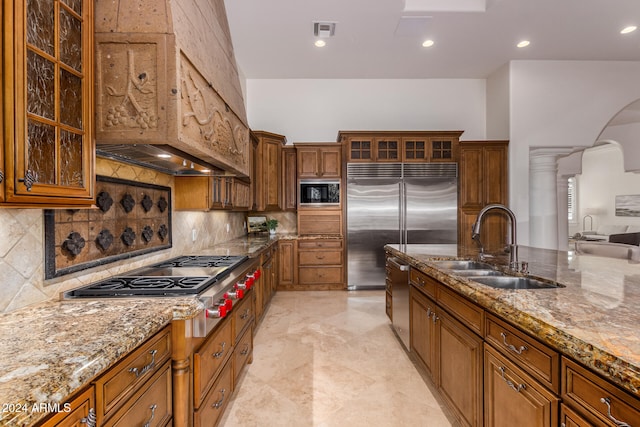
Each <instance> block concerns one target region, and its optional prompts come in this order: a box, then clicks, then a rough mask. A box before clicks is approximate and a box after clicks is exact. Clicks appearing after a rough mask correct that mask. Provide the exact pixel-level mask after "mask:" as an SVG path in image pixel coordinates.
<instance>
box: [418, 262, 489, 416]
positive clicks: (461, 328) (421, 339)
mask: <svg viewBox="0 0 640 427" xmlns="http://www.w3.org/2000/svg"><path fill="white" fill-rule="evenodd" d="M412 270H413V269H412ZM420 279H423V280H422V285H418V286H416V282H417V281H418V280H420ZM424 279H426V280H424ZM410 280H411V282H412V284H413V286H412V287H411V288H410V308H409V311H410V318H411V322H410V340H411V351H412V352H414V354H415V355H416V356H417V358H418V360H419V361H420V362H421V365H422V367H423V368H424V369H425V370H426V372H427V374H428V375H429V376H430V379H431V380H432V381H433V383H434V385H435V386H436V388H437V389H438V391H439V392H440V395H441V396H442V398H443V399H444V400H445V402H446V403H447V404H448V406H449V408H451V409H452V411H453V412H454V415H455V416H456V417H457V418H458V420H459V421H460V423H461V424H462V425H465V426H481V425H482V413H483V401H482V380H483V376H482V360H483V357H482V338H481V337H480V336H479V335H477V334H476V332H474V331H477V330H478V329H481V325H482V320H483V317H482V313H483V312H482V310H481V309H479V308H478V307H475V306H474V305H473V304H472V303H471V302H469V301H466V300H465V299H464V298H462V297H460V296H458V295H456V294H454V293H449V292H450V291H448V290H447V289H444V288H442V287H441V286H440V285H439V284H438V283H437V282H434V281H433V279H431V278H425V277H424V276H423V274H422V273H419V274H415V273H414V274H410ZM425 285H428V287H432V288H433V291H434V292H431V295H435V296H436V298H437V299H436V300H433V299H432V298H429V297H428V296H427V293H426V292H423V290H424V289H425V288H426V287H425ZM440 300H442V304H441V303H440ZM436 301H437V302H436ZM447 310H449V311H450V312H451V313H449V312H448V311H447ZM478 312H479V313H480V316H479V317H478V316H477V314H478ZM460 319H461V320H463V321H464V322H465V323H464V324H463V323H462V322H461V321H460ZM467 325H469V326H470V327H471V328H470V327H468V326H467Z"/></svg>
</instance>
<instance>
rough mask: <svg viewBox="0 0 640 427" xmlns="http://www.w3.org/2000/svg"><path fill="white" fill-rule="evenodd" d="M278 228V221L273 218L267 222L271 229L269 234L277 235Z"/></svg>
mask: <svg viewBox="0 0 640 427" xmlns="http://www.w3.org/2000/svg"><path fill="white" fill-rule="evenodd" d="M276 227H278V220H277V219H274V218H271V219H268V220H267V228H268V229H269V234H276Z"/></svg>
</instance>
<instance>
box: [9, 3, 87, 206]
mask: <svg viewBox="0 0 640 427" xmlns="http://www.w3.org/2000/svg"><path fill="white" fill-rule="evenodd" d="M2 7H3V10H2V22H3V40H2V47H3V68H2V85H3V86H2V95H3V103H2V111H3V114H2V117H3V126H2V128H3V134H2V136H3V147H2V150H0V160H2V163H1V164H0V167H1V168H2V170H0V180H1V183H0V187H1V188H0V203H2V204H5V205H7V206H24V207H29V206H33V207H46V206H67V205H91V204H93V202H94V200H93V191H94V163H95V157H94V151H95V147H94V138H93V129H92V123H93V69H94V66H93V30H94V27H93V25H94V24H93V19H94V15H93V1H90V0H31V1H17V0H15V1H13V0H8V1H4V2H3V6H2Z"/></svg>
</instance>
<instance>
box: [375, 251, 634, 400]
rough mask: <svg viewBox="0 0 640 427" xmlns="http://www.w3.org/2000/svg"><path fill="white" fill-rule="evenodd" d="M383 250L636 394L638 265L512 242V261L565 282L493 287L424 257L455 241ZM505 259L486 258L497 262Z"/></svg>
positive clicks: (453, 254) (447, 254) (442, 254)
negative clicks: (540, 286) (516, 254)
mask: <svg viewBox="0 0 640 427" xmlns="http://www.w3.org/2000/svg"><path fill="white" fill-rule="evenodd" d="M385 248H386V249H387V250H389V251H390V252H391V253H392V254H393V255H394V256H397V257H399V258H401V259H403V260H404V261H406V262H408V263H410V264H411V265H413V266H415V267H417V268H419V269H420V270H421V271H423V272H424V273H426V274H429V275H430V276H432V277H434V278H435V279H437V280H439V281H441V282H442V283H444V284H445V285H447V286H449V287H450V288H452V289H454V290H456V291H458V292H459V293H460V294H462V295H464V296H466V297H467V298H469V299H470V300H472V301H474V302H476V303H477V304H478V305H480V306H482V307H484V308H485V309H486V310H487V311H489V312H492V313H495V314H497V315H498V316H500V317H502V318H505V319H507V320H509V321H511V322H512V323H513V324H515V325H517V326H519V327H520V328H521V329H523V330H525V331H527V332H529V333H530V334H531V335H533V336H535V337H537V338H538V339H540V340H541V341H542V342H544V343H546V344H547V345H549V346H551V347H553V348H555V349H556V350H558V351H559V352H560V353H562V354H564V355H566V356H569V357H570V358H572V359H574V360H576V361H578V362H581V363H582V364H584V365H586V366H588V367H590V368H591V369H593V370H594V371H596V372H598V373H600V374H602V375H603V376H605V377H607V378H609V379H611V380H612V381H613V382H615V383H616V384H618V385H620V386H621V387H622V388H624V389H626V390H627V391H629V392H630V393H631V394H633V395H635V396H637V397H640V328H639V327H638V325H639V324H640V264H638V263H632V262H630V261H628V260H624V259H616V258H605V257H599V256H593V255H578V254H576V253H575V252H574V251H555V250H548V249H537V248H529V247H523V246H520V247H519V259H520V261H527V262H528V263H529V275H530V276H533V277H537V278H542V279H547V280H551V281H555V282H557V283H560V284H562V285H564V286H565V287H563V288H552V289H535V290H501V289H495V288H492V287H489V286H485V285H482V284H480V283H477V282H474V281H472V280H468V279H466V278H464V277H460V276H454V275H451V274H450V273H447V272H445V271H444V270H439V269H438V268H437V267H436V266H435V264H433V263H432V261H435V260H438V259H446V258H449V259H450V258H458V256H457V254H458V253H465V251H464V250H461V248H456V247H455V245H453V246H449V247H445V246H444V245H440V246H434V247H430V246H428V245H415V246H413V245H408V246H407V247H404V248H402V250H400V248H399V247H398V245H387V246H386V247H385ZM460 258H467V259H471V257H460ZM506 261H507V260H506V259H504V258H499V259H498V261H497V262H496V261H495V260H488V262H490V263H496V264H497V265H501V266H505V265H506Z"/></svg>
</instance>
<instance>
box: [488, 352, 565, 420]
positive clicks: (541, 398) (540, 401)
mask: <svg viewBox="0 0 640 427" xmlns="http://www.w3.org/2000/svg"><path fill="white" fill-rule="evenodd" d="M484 359H485V365H484V372H485V379H484V401H485V413H484V419H485V422H484V425H485V426H487V427H489V426H504V427H507V426H522V427H528V426H530V427H542V426H544V427H551V426H557V425H558V405H559V401H560V399H559V398H558V397H556V395H554V394H553V393H551V392H550V391H548V390H547V389H545V388H544V387H542V386H541V385H540V384H539V383H537V381H536V380H535V379H533V378H532V377H531V376H529V375H528V374H527V373H526V372H524V371H523V370H521V369H520V368H518V367H517V366H516V365H515V364H513V363H511V362H510V361H509V360H508V359H507V358H506V357H504V356H503V355H501V354H500V353H499V352H498V351H497V350H495V349H493V348H492V347H491V346H490V345H487V344H485V353H484Z"/></svg>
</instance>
